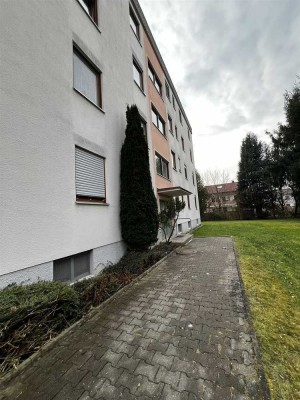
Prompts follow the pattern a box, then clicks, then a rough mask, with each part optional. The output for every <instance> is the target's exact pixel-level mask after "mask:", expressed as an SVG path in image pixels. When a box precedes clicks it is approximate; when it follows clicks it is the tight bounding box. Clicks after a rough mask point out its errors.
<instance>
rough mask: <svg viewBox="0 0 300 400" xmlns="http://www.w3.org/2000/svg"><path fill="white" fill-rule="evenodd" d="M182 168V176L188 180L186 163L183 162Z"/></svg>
mask: <svg viewBox="0 0 300 400" xmlns="http://www.w3.org/2000/svg"><path fill="white" fill-rule="evenodd" d="M183 169H184V176H185V179H186V180H187V181H188V171H187V166H186V164H184V166H183Z"/></svg>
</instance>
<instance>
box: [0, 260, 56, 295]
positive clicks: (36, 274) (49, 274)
mask: <svg viewBox="0 0 300 400" xmlns="http://www.w3.org/2000/svg"><path fill="white" fill-rule="evenodd" d="M52 280H53V261H49V262H46V263H43V264H39V265H34V266H33V267H29V268H24V269H21V270H19V271H14V272H11V273H9V274H5V275H1V276H0V289H3V288H5V287H6V286H8V285H11V284H13V283H17V284H18V285H28V284H29V283H34V282H38V281H52Z"/></svg>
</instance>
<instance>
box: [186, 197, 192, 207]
mask: <svg viewBox="0 0 300 400" xmlns="http://www.w3.org/2000/svg"><path fill="white" fill-rule="evenodd" d="M186 199H187V203H188V208H189V209H191V203H190V196H186Z"/></svg>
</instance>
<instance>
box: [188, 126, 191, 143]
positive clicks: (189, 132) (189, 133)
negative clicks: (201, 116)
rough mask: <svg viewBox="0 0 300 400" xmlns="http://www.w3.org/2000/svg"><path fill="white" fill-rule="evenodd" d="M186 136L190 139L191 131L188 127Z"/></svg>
mask: <svg viewBox="0 0 300 400" xmlns="http://www.w3.org/2000/svg"><path fill="white" fill-rule="evenodd" d="M188 138H189V140H191V131H190V130H189V129H188Z"/></svg>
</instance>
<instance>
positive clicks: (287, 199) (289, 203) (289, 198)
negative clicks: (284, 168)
mask: <svg viewBox="0 0 300 400" xmlns="http://www.w3.org/2000/svg"><path fill="white" fill-rule="evenodd" d="M282 194H283V200H284V205H285V207H286V208H287V210H289V211H293V210H294V208H295V206H296V202H295V199H294V197H293V192H292V189H291V188H289V187H284V188H283V189H282Z"/></svg>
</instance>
